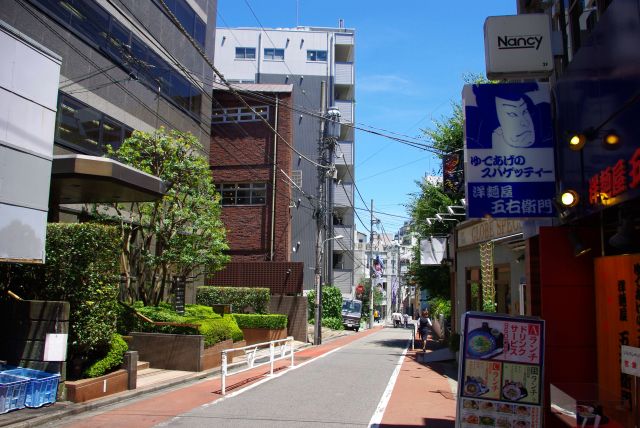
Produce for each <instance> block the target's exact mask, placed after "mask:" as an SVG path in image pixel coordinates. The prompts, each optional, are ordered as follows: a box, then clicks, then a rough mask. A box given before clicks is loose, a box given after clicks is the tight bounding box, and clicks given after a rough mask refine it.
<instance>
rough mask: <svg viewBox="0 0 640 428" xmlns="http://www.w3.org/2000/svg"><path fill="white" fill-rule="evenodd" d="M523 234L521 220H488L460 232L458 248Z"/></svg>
mask: <svg viewBox="0 0 640 428" xmlns="http://www.w3.org/2000/svg"><path fill="white" fill-rule="evenodd" d="M521 232H522V222H521V221H520V220H506V219H496V220H494V219H487V220H483V221H481V222H479V223H476V224H474V225H473V226H470V227H466V228H464V229H460V230H458V247H465V246H467V245H473V244H478V243H481V242H487V241H490V240H492V239H496V238H502V237H504V236H509V235H514V234H516V233H521Z"/></svg>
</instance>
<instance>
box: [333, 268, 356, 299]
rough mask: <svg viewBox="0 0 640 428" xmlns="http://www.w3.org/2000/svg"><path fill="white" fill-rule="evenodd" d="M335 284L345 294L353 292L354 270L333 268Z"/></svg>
mask: <svg viewBox="0 0 640 428" xmlns="http://www.w3.org/2000/svg"><path fill="white" fill-rule="evenodd" d="M333 285H335V286H336V287H338V288H339V289H340V291H341V292H342V293H344V294H348V293H351V287H353V271H352V270H350V269H333Z"/></svg>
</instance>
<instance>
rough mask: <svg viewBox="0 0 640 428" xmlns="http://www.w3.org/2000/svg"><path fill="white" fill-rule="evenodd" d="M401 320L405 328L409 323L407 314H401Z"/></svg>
mask: <svg viewBox="0 0 640 428" xmlns="http://www.w3.org/2000/svg"><path fill="white" fill-rule="evenodd" d="M402 322H403V323H404V328H407V326H408V325H409V314H404V315H402Z"/></svg>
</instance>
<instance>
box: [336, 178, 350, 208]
mask: <svg viewBox="0 0 640 428" xmlns="http://www.w3.org/2000/svg"><path fill="white" fill-rule="evenodd" d="M333 195H334V197H333V204H334V205H335V206H342V207H352V206H353V183H340V184H337V183H335V184H334V185H333Z"/></svg>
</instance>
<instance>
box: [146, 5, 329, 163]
mask: <svg viewBox="0 0 640 428" xmlns="http://www.w3.org/2000/svg"><path fill="white" fill-rule="evenodd" d="M157 1H158V2H159V3H160V4H161V5H162V8H163V9H164V10H165V12H166V13H167V14H168V15H169V17H170V19H171V21H173V24H174V25H175V26H176V27H178V29H179V30H180V32H181V33H182V35H183V36H184V37H185V38H186V39H187V40H188V41H189V43H190V44H191V45H192V46H193V48H194V49H195V50H196V51H197V52H198V53H199V54H200V56H201V57H202V59H204V61H205V62H206V63H207V65H208V66H209V67H210V68H211V69H212V70H213V72H214V73H215V74H216V75H217V76H218V77H219V78H220V80H221V82H222V83H223V84H224V85H225V86H226V87H227V88H228V89H229V91H230V92H231V93H232V94H233V95H234V96H235V97H236V98H237V99H238V100H239V101H240V102H241V103H242V104H243V105H244V106H245V107H246V108H248V109H249V110H251V112H252V113H253V114H255V115H256V116H257V117H258V118H259V119H261V120H262V121H263V122H264V123H265V124H266V125H267V126H268V127H269V129H270V130H271V131H272V132H273V133H274V134H275V135H277V136H278V137H279V138H281V139H282V141H283V142H284V143H285V144H286V145H287V146H289V148H291V150H293V151H294V152H295V153H296V154H297V155H298V156H300V157H301V158H302V159H305V160H306V161H307V162H309V163H311V164H312V165H315V166H316V167H318V168H325V169H328V168H329V167H327V166H326V165H321V164H319V163H318V162H315V161H313V160H311V159H310V158H308V157H307V156H306V155H305V154H303V153H301V152H299V151H298V150H297V149H296V148H295V147H293V146H292V145H291V144H290V143H289V142H288V141H287V140H286V139H285V138H283V137H282V136H281V135H280V134H279V133H278V131H277V130H275V129H274V128H273V126H272V125H271V123H269V121H268V120H266V119H265V118H264V117H262V116H261V115H259V114H258V113H257V112H256V111H255V110H254V109H253V107H251V106H250V105H249V103H247V101H246V100H245V99H244V98H243V97H242V96H241V95H240V94H239V93H238V92H237V91H236V90H235V89H234V88H233V86H232V85H231V84H230V83H229V82H228V81H227V79H226V78H225V77H224V75H223V74H222V73H221V72H220V71H219V70H218V69H217V68H216V66H215V65H214V64H213V63H212V62H211V61H210V60H209V58H207V56H206V55H205V53H204V52H203V51H202V49H201V48H200V46H198V45H197V43H196V41H195V40H194V39H193V37H191V35H190V34H189V33H188V32H187V31H186V30H185V29H184V27H183V26H182V23H181V22H180V21H179V20H178V18H176V16H175V15H174V14H173V11H171V9H169V6H167V3H166V2H165V1H164V0H157Z"/></svg>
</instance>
